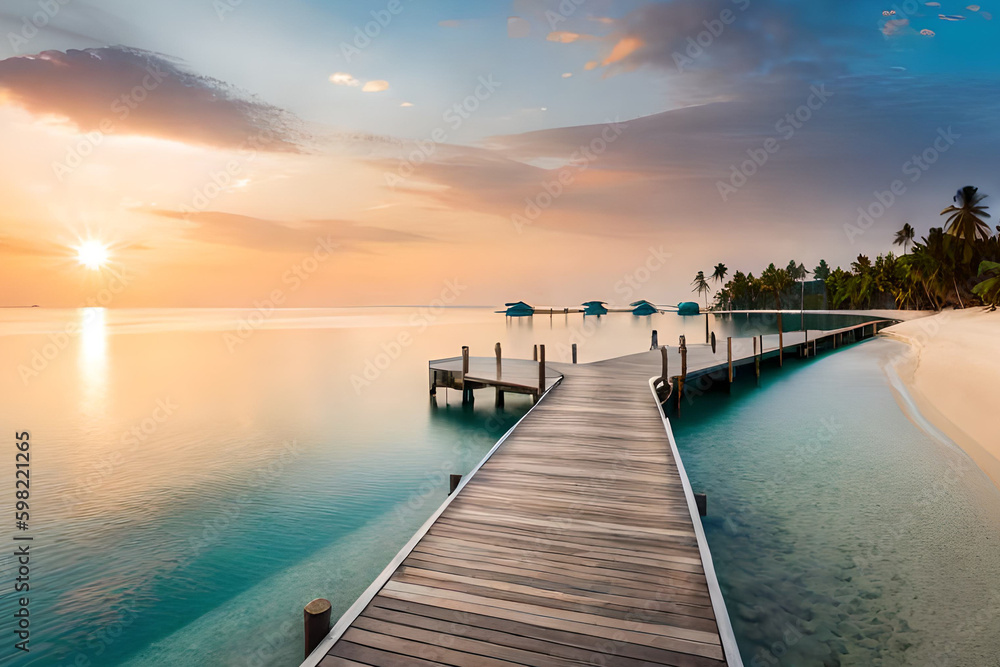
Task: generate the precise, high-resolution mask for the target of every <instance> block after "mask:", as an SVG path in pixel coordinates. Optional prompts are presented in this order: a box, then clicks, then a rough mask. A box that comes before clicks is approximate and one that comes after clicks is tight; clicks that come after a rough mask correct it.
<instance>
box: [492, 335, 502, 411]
mask: <svg viewBox="0 0 1000 667" xmlns="http://www.w3.org/2000/svg"><path fill="white" fill-rule="evenodd" d="M494 349H495V350H496V353H497V380H498V381H499V380H500V378H501V376H502V375H503V366H502V362H501V360H500V359H501V355H500V343H497V344H496V348H494ZM496 391H497V397H496V403H495V404H494V405H495V406H496V407H498V408H502V407H503V389H501V388H500V387H497V390H496Z"/></svg>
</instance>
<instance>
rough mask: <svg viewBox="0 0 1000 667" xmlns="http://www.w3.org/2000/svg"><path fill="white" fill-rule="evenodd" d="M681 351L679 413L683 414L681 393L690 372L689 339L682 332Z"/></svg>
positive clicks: (678, 388) (678, 395) (678, 387)
mask: <svg viewBox="0 0 1000 667" xmlns="http://www.w3.org/2000/svg"><path fill="white" fill-rule="evenodd" d="M679 348H680V353H681V374H680V377H678V378H677V414H678V415H680V414H681V394H683V393H684V383H685V382H686V381H687V374H688V348H687V341H686V340H685V339H684V335H683V334H681V337H680V345H679Z"/></svg>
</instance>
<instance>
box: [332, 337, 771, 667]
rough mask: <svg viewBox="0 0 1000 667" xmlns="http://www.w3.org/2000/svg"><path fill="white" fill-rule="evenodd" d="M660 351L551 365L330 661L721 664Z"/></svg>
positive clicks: (746, 355) (337, 643) (699, 360)
mask: <svg viewBox="0 0 1000 667" xmlns="http://www.w3.org/2000/svg"><path fill="white" fill-rule="evenodd" d="M788 338H789V339H791V335H789V337H788ZM785 342H786V344H787V342H788V341H785ZM732 347H733V359H734V365H735V363H736V360H737V359H739V360H741V361H742V360H744V359H748V360H749V363H752V362H753V359H754V358H755V357H754V356H753V355H752V352H750V349H751V347H750V344H749V341H748V342H747V345H746V346H745V347H746V348H747V349H746V350H744V349H743V348H742V347H741V346H739V345H737V341H735V340H734V341H733V345H732ZM699 348H700V346H695V345H692V346H690V350H689V351H688V353H689V354H690V357H689V360H688V363H689V365H690V370H689V373H690V374H693V373H697V372H699V371H700V369H701V368H702V367H703V366H704V363H705V362H704V360H703V351H702V350H700V349H699ZM761 352H763V348H762V349H761ZM759 353H760V352H759ZM664 354H665V352H661V351H660V350H654V351H652V352H650V353H648V354H644V355H632V356H630V357H623V358H621V359H620V360H614V361H613V362H598V363H595V364H576V365H567V367H563V366H561V365H556V367H557V370H558V371H560V372H563V374H564V376H565V378H564V379H563V382H562V384H561V385H560V386H558V387H556V388H555V389H553V390H552V391H550V393H549V395H547V396H546V398H545V399H544V400H542V401H541V402H539V403H538V404H537V405H536V406H535V407H534V408H533V410H532V412H531V413H530V414H529V415H527V417H525V419H524V420H522V422H520V424H519V425H518V427H517V428H516V429H515V430H514V431H513V432H512V433H511V434H509V436H508V437H507V438H506V440H505V441H504V443H503V444H502V446H500V447H499V448H497V449H496V451H495V452H494V453H493V454H492V456H491V457H490V458H489V460H487V461H485V462H484V463H483V464H482V466H481V467H480V468H479V469H478V470H477V471H476V473H475V474H474V475H471V476H467V477H466V479H465V480H464V481H463V486H462V487H461V488H460V489H459V490H458V491H457V493H456V494H455V495H454V496H453V497H452V499H451V502H450V503H449V504H448V505H447V507H445V508H444V509H443V511H441V512H440V513H439V515H438V516H436V518H435V521H434V523H433V524H432V525H430V526H429V528H428V529H427V530H426V532H425V533H422V537H420V538H419V540H417V541H416V542H415V543H414V544H413V545H412V546H411V547H410V550H409V551H408V552H406V554H405V557H403V558H399V557H397V562H399V564H398V565H397V566H396V567H395V569H394V570H393V571H392V572H391V574H390V575H389V576H388V577H387V578H386V579H385V580H384V583H382V582H380V585H381V589H380V590H378V591H377V593H375V594H374V597H370V598H367V599H366V606H365V607H364V608H363V610H362V611H360V613H358V614H357V615H356V616H354V617H352V618H353V621H352V622H350V625H349V626H344V627H346V628H347V629H346V630H345V631H342V634H340V635H338V636H337V638H336V639H335V640H334V643H333V644H332V645H330V646H328V647H325V648H324V650H326V651H327V657H326V658H325V659H328V660H342V661H346V662H337V663H329V664H330V666H331V667H332V665H334V664H351V663H352V662H353V663H360V664H367V665H371V666H378V665H406V666H409V665H415V666H418V667H426V665H431V664H434V665H453V666H454V667H465V665H493V666H494V667H499V665H506V664H523V665H542V666H545V667H563V666H564V665H571V664H581V663H595V662H596V663H598V664H609V665H625V666H626V667H634V666H637V665H657V664H659V665H676V666H678V667H682V666H696V667H704V666H707V665H722V664H727V656H726V654H725V652H724V649H723V641H722V638H721V636H720V630H719V624H718V621H717V605H716V603H715V600H713V598H712V595H710V591H709V587H708V580H707V578H706V572H705V568H704V565H703V563H702V552H701V550H700V546H699V541H698V539H699V538H698V536H697V535H696V531H695V529H694V524H693V522H694V521H696V520H698V519H696V518H692V516H691V511H690V508H689V506H688V499H687V495H686V493H687V491H686V489H685V486H684V484H683V483H682V479H681V477H680V475H681V473H680V468H679V466H678V465H677V464H676V461H675V460H674V458H673V456H674V455H673V453H672V450H671V445H670V442H669V440H668V437H667V435H666V433H665V431H664V425H663V423H662V421H661V419H660V417H659V412H658V409H657V406H656V403H655V400H654V397H653V396H652V395H651V393H650V390H649V385H648V379H649V378H650V377H653V376H656V374H657V372H659V371H660V370H661V369H662V363H663V355H664ZM445 361H446V363H445V364H443V365H444V366H451V365H456V364H455V362H456V361H457V363H458V364H461V360H460V359H459V360H445ZM489 361H490V364H491V366H492V368H491V369H490V370H491V371H492V372H491V373H490V374H489V376H493V377H489V376H487V377H484V378H483V380H484V381H489V380H492V382H493V383H496V381H497V379H498V378H497V377H496V376H497V375H499V373H498V372H497V371H496V363H497V361H496V359H495V358H490V359H489ZM478 363H479V361H478V358H477V359H472V360H470V362H469V364H470V373H469V375H467V376H466V379H467V380H469V381H470V382H471V381H473V380H474V379H475V380H476V381H478V380H479V378H478V377H476V376H475V375H474V374H475V373H476V366H477V364H478ZM527 363H531V362H527ZM713 363H714V362H713ZM538 365H539V364H532V366H533V367H534V368H535V369H537V367H538ZM549 365H550V366H552V364H549ZM515 366H516V364H515V363H514V361H513V360H512V361H511V362H510V367H511V370H510V372H511V373H513V369H514V367H515ZM570 369H571V370H570ZM508 373H509V370H508V361H507V360H504V362H503V368H502V376H501V377H502V378H503V379H502V380H501V382H503V381H507V382H509V381H510V380H511V379H513V377H512V375H509V374H508ZM484 375H486V374H484ZM689 377H691V375H689ZM609 387H614V390H610V389H609ZM369 600H370V601H369ZM359 609H360V607H359ZM338 625H341V624H338ZM726 627H727V628H728V619H727V625H726ZM313 664H316V663H313ZM729 664H741V663H740V662H739V658H738V656H736V661H735V662H733V661H730V662H729Z"/></svg>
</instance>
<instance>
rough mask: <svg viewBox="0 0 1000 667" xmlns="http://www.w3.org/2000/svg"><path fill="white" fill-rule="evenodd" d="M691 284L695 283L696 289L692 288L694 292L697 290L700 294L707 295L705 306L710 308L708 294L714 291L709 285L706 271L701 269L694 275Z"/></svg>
mask: <svg viewBox="0 0 1000 667" xmlns="http://www.w3.org/2000/svg"><path fill="white" fill-rule="evenodd" d="M691 284H692V285H694V289H693V290H691V291H692V292H697V293H698V294H704V295H706V296H705V308H708V296H707V295H708V293H709V292H711V291H712V288H711V287H709V285H708V281H707V280H705V272H704V271H699V272H698V274H697V275H696V276H695V277H694V280H693V281H692V282H691Z"/></svg>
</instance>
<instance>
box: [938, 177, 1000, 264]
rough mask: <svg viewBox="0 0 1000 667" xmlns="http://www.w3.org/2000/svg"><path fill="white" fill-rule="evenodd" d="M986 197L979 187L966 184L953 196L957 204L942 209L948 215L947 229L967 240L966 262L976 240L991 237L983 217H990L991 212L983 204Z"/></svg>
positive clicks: (942, 212)
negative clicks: (980, 192)
mask: <svg viewBox="0 0 1000 667" xmlns="http://www.w3.org/2000/svg"><path fill="white" fill-rule="evenodd" d="M984 199H986V195H981V194H979V188H974V187H972V186H971V185H966V186H965V187H964V188H962V189H961V190H959V191H958V192H956V193H955V196H954V197H953V198H952V200H953V201H954V202H955V204H952V205H951V206H949V207H948V208H946V209H945V210H943V211H941V215H947V216H948V220H947V224H948V229H947V230H946V231H947V232H948V233H949V234H951V235H952V236H956V237H958V238H960V239H964V240H965V261H966V262H968V261H969V260H970V259H972V250H973V245H974V244H975V242H976V240H977V239H979V238H980V237H982V238H983V239H987V238H989V237H990V228H989V226H987V224H986V223H985V222H984V221H983V218H988V217H990V214H989V213H987V212H986V209H988V208H989V206H983V205H982V202H983V200H984ZM956 204H957V206H956Z"/></svg>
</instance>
